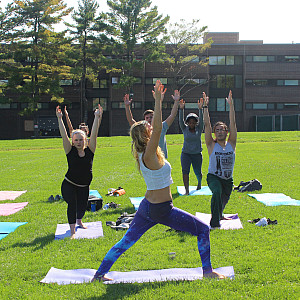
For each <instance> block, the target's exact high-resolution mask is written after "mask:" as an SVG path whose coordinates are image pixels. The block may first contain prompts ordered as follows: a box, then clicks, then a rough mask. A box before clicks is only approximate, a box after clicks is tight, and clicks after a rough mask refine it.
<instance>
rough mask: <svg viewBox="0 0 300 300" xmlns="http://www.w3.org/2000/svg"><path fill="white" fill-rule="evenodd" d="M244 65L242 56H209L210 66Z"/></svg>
mask: <svg viewBox="0 0 300 300" xmlns="http://www.w3.org/2000/svg"><path fill="white" fill-rule="evenodd" d="M241 64H243V57H242V56H233V55H218V56H209V65H210V66H233V65H241Z"/></svg>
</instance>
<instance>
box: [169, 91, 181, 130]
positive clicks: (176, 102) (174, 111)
mask: <svg viewBox="0 0 300 300" xmlns="http://www.w3.org/2000/svg"><path fill="white" fill-rule="evenodd" d="M172 98H173V100H174V105H173V107H172V110H171V114H170V115H169V116H168V118H167V119H166V122H167V124H168V126H169V127H170V126H171V125H172V123H173V122H174V119H175V117H176V115H177V111H178V105H179V99H180V92H179V91H178V90H175V91H174V95H172Z"/></svg>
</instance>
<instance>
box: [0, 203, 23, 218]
mask: <svg viewBox="0 0 300 300" xmlns="http://www.w3.org/2000/svg"><path fill="white" fill-rule="evenodd" d="M27 204H28V202H21V203H4V204H0V216H9V215H12V214H14V213H16V212H18V211H19V210H21V209H22V208H24V207H25V206H26V205H27Z"/></svg>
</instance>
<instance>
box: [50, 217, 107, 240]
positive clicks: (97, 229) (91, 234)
mask: <svg viewBox="0 0 300 300" xmlns="http://www.w3.org/2000/svg"><path fill="white" fill-rule="evenodd" d="M84 224H85V225H86V227H87V229H83V228H80V227H79V226H76V228H75V239H96V238H98V237H100V236H103V228H102V222H101V221H98V222H89V223H84ZM70 236H71V231H70V225H69V224H57V227H56V232H55V239H56V240H61V239H64V238H66V237H70Z"/></svg>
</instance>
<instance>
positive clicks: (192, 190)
mask: <svg viewBox="0 0 300 300" xmlns="http://www.w3.org/2000/svg"><path fill="white" fill-rule="evenodd" d="M189 190H190V193H189V195H188V196H200V195H207V196H210V195H212V192H211V190H210V188H209V187H208V186H202V187H201V189H200V190H197V186H194V185H190V187H189ZM177 192H178V194H179V195H180V196H183V195H185V188H184V186H177Z"/></svg>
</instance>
